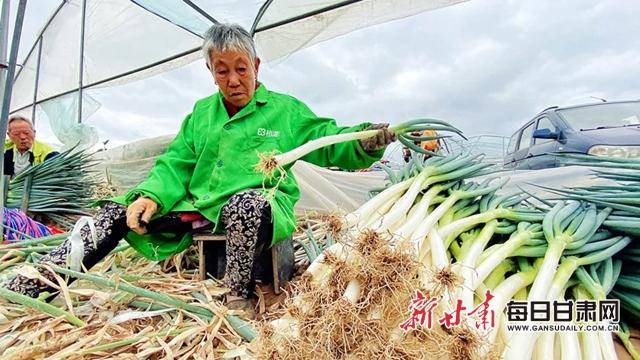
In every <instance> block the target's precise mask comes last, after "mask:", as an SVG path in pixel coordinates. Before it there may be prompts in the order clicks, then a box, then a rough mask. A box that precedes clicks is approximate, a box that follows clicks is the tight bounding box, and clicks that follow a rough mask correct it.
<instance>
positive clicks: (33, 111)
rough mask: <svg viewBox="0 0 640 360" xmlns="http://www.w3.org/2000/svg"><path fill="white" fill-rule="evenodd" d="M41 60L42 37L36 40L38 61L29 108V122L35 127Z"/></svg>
mask: <svg viewBox="0 0 640 360" xmlns="http://www.w3.org/2000/svg"><path fill="white" fill-rule="evenodd" d="M41 59H42V36H41V37H39V38H38V60H37V62H36V82H35V84H34V86H33V105H32V107H31V122H32V123H33V127H34V130H35V127H36V101H38V81H39V80H40V60H41Z"/></svg>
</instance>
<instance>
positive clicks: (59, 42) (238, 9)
mask: <svg viewBox="0 0 640 360" xmlns="http://www.w3.org/2000/svg"><path fill="white" fill-rule="evenodd" d="M462 1H465V0H361V1H344V0H342V1H336V0H333V1H327V0H304V1H303V0H269V1H256V0H220V1H208V0H207V1H205V0H191V1H190V2H189V3H191V4H193V5H194V6H196V7H197V9H196V8H192V7H191V6H190V5H189V4H188V3H187V2H186V1H183V0H134V1H131V0H109V1H104V0H86V12H85V21H84V24H85V34H84V51H83V59H84V64H83V69H82V74H83V78H82V86H83V88H87V87H98V86H114V85H119V84H123V83H126V82H129V81H133V80H138V79H142V78H146V77H149V76H152V75H155V74H158V73H163V72H166V71H169V70H171V69H174V68H177V67H179V66H182V65H186V64H188V63H190V62H193V61H195V60H197V59H199V58H201V54H200V51H199V48H200V46H201V45H202V38H201V35H202V33H203V31H204V30H205V29H206V28H208V26H209V25H211V24H212V23H213V22H214V21H218V22H229V23H239V24H241V25H242V26H244V27H245V28H247V29H249V28H251V27H252V25H254V22H256V23H255V26H256V31H257V32H256V43H257V44H258V47H259V48H260V49H262V51H263V53H262V54H261V55H262V56H263V57H264V59H265V60H273V59H276V58H280V57H283V56H287V55H289V54H291V53H293V52H295V51H297V50H299V49H301V48H304V47H308V46H310V45H313V44H316V43H318V42H321V41H324V40H328V39H331V38H333V37H336V36H339V35H342V34H345V33H348V32H350V31H353V30H357V29H361V28H364V27H366V26H370V25H374V24H379V23H382V22H385V21H390V20H393V19H398V18H401V17H406V16H410V15H415V14H417V13H420V12H423V11H427V10H433V9H437V8H441V7H444V6H448V5H453V4H456V3H459V2H462ZM81 14H82V0H66V1H64V2H63V3H62V4H61V5H60V7H59V8H58V10H57V12H56V13H55V16H53V17H52V19H51V21H50V23H49V24H48V25H47V26H46V27H45V29H44V30H43V32H42V34H41V36H39V37H38V39H37V40H36V43H35V44H34V45H33V46H32V48H31V50H30V51H29V54H28V55H27V58H26V59H25V60H24V61H23V63H24V66H23V67H22V69H21V70H19V72H18V74H17V76H16V81H15V84H14V92H13V96H12V99H11V109H12V112H14V111H17V110H20V109H24V108H26V107H28V106H30V105H31V104H32V103H33V101H34V90H35V85H36V84H35V83H36V72H37V71H38V59H39V58H40V59H41V61H40V66H39V77H38V86H37V87H38V91H37V94H35V101H36V103H40V102H43V101H46V100H48V99H50V98H52V97H55V96H60V95H64V94H66V93H69V92H72V91H74V90H77V88H78V85H79V81H80V76H79V74H80V52H81V50H80V44H81V41H80V30H81V28H82V23H83V22H82V18H81ZM123 54H126V55H127V56H122V55H123Z"/></svg>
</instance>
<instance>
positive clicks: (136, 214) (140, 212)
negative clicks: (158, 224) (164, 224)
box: [127, 197, 158, 235]
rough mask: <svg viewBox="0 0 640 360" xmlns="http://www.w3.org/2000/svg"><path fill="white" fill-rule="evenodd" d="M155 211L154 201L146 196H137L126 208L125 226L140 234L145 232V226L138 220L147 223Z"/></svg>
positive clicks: (156, 209) (156, 208) (156, 206)
mask: <svg viewBox="0 0 640 360" xmlns="http://www.w3.org/2000/svg"><path fill="white" fill-rule="evenodd" d="M156 211H158V204H156V202H155V201H153V200H151V199H149V198H146V197H139V198H137V199H136V201H134V202H132V203H131V205H129V207H128V208H127V226H128V227H129V228H130V229H131V230H133V231H135V232H136V233H138V234H140V235H142V234H145V233H146V232H147V228H146V227H145V226H144V225H143V224H141V223H140V221H144V222H145V223H147V224H148V223H149V220H151V217H152V216H153V214H155V213H156Z"/></svg>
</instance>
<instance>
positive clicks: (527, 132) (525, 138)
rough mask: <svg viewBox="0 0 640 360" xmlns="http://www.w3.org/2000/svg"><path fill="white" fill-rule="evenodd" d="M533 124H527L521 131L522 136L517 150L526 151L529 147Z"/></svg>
mask: <svg viewBox="0 0 640 360" xmlns="http://www.w3.org/2000/svg"><path fill="white" fill-rule="evenodd" d="M534 125H535V123H531V124H529V126H527V127H526V128H524V130H522V136H520V146H518V150H522V149H526V148H528V147H529V144H530V143H531V138H532V137H533V128H534V127H535V126H534Z"/></svg>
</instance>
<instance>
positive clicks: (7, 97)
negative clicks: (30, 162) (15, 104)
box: [0, 0, 27, 239]
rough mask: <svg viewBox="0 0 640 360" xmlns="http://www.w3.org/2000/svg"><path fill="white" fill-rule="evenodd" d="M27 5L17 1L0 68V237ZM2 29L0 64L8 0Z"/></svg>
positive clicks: (7, 26) (2, 233)
mask: <svg viewBox="0 0 640 360" xmlns="http://www.w3.org/2000/svg"><path fill="white" fill-rule="evenodd" d="M26 7H27V0H20V2H19V3H18V12H17V14H16V23H15V27H14V28H13V38H12V39H11V54H10V55H9V63H8V64H7V68H6V69H5V68H2V69H0V73H2V74H3V77H2V83H0V85H1V86H2V88H3V89H4V92H3V93H2V108H1V110H0V139H2V142H0V145H1V146H2V155H3V156H2V158H1V159H0V160H1V161H0V179H2V180H1V181H0V192H1V193H0V237H2V238H3V239H4V198H5V196H6V193H7V192H6V190H5V189H7V188H8V187H7V186H5V185H6V184H8V180H7V177H6V176H4V141H5V139H6V136H7V123H8V121H9V105H10V104H11V90H12V89H13V76H14V75H15V72H16V59H17V58H18V48H19V47H20V35H22V21H23V20H24V11H25V8H26ZM1 20H2V24H0V26H2V29H1V30H0V32H1V33H0V36H1V39H2V45H1V46H0V48H5V50H0V52H1V53H2V54H0V55H1V56H0V64H2V65H4V64H5V58H6V46H7V41H6V38H7V37H8V32H9V29H8V28H9V21H8V20H9V0H4V1H3V2H2V19H1Z"/></svg>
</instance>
